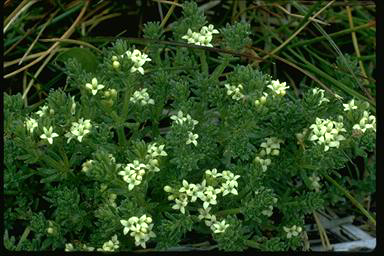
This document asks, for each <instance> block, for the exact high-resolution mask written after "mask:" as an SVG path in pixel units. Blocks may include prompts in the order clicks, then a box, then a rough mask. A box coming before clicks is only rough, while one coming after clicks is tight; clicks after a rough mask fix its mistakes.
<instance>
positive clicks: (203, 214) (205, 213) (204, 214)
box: [197, 207, 211, 220]
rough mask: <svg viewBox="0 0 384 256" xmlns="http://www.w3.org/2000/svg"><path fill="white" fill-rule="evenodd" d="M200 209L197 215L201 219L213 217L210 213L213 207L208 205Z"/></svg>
mask: <svg viewBox="0 0 384 256" xmlns="http://www.w3.org/2000/svg"><path fill="white" fill-rule="evenodd" d="M197 210H198V211H199V215H198V216H197V217H198V218H199V220H203V219H211V214H210V213H209V211H210V210H211V207H208V208H205V209H204V208H199V209H197Z"/></svg>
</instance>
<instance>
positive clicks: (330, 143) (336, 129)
mask: <svg viewBox="0 0 384 256" xmlns="http://www.w3.org/2000/svg"><path fill="white" fill-rule="evenodd" d="M309 128H310V129H312V132H311V135H310V138H309V139H310V140H311V141H316V142H317V144H324V146H325V147H324V151H328V150H329V148H332V147H336V148H338V147H339V146H340V141H342V140H345V137H344V136H343V135H341V134H339V133H340V132H346V130H345V129H344V128H343V123H342V122H335V121H331V120H329V119H321V118H318V117H317V118H316V123H315V124H312V125H311V126H310V127H309Z"/></svg>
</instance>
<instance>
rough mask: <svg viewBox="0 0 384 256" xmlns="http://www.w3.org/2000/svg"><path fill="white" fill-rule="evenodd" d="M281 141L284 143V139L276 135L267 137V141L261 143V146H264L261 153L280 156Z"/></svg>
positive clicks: (262, 154)
mask: <svg viewBox="0 0 384 256" xmlns="http://www.w3.org/2000/svg"><path fill="white" fill-rule="evenodd" d="M281 143H283V141H282V140H280V139H278V138H276V137H271V138H266V141H265V142H263V143H261V144H260V147H262V148H263V149H262V150H261V151H260V155H261V156H265V155H269V154H271V155H272V156H278V155H279V153H280V150H279V149H280V144H281Z"/></svg>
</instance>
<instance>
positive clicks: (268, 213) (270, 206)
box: [261, 205, 273, 217]
mask: <svg viewBox="0 0 384 256" xmlns="http://www.w3.org/2000/svg"><path fill="white" fill-rule="evenodd" d="M261 214H263V215H265V216H268V217H271V216H272V214H273V206H272V205H269V206H268V209H265V210H262V211H261Z"/></svg>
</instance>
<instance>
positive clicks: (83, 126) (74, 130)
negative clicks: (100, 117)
mask: <svg viewBox="0 0 384 256" xmlns="http://www.w3.org/2000/svg"><path fill="white" fill-rule="evenodd" d="M91 128H92V124H91V120H89V119H86V120H84V119H83V118H80V119H79V121H78V122H72V127H71V129H70V132H67V133H66V134H65V135H64V136H65V137H68V140H67V143H69V142H70V141H71V140H72V139H73V138H75V137H77V140H78V141H79V142H81V141H82V140H83V137H84V136H85V135H86V134H88V133H89V132H90V129H91Z"/></svg>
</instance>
